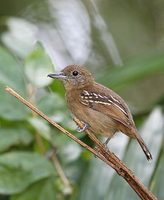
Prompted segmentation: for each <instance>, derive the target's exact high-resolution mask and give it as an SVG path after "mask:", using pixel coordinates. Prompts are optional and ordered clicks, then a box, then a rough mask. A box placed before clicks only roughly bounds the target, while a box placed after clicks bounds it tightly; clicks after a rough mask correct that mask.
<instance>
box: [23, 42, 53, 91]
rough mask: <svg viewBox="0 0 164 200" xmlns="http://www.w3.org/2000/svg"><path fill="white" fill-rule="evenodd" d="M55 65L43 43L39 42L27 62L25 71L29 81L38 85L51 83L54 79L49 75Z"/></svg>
mask: <svg viewBox="0 0 164 200" xmlns="http://www.w3.org/2000/svg"><path fill="white" fill-rule="evenodd" d="M52 71H53V65H52V62H51V60H50V58H49V56H48V55H47V54H46V53H45V52H44V49H43V48H42V46H41V45H39V44H37V45H36V47H35V49H34V50H33V51H32V52H31V53H30V55H29V56H28V57H27V59H26V62H25V72H26V75H27V77H28V79H29V81H30V82H31V83H32V84H34V85H35V86H37V87H44V86H47V85H49V84H50V83H51V82H52V81H53V80H52V79H50V78H48V77H47V75H48V74H49V73H52Z"/></svg>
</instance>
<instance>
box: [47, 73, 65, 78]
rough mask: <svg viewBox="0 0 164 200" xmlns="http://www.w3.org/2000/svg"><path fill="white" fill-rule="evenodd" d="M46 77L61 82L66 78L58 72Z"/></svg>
mask: <svg viewBox="0 0 164 200" xmlns="http://www.w3.org/2000/svg"><path fill="white" fill-rule="evenodd" d="M47 76H48V77H50V78H56V79H61V80H65V79H67V76H66V75H65V74H64V73H63V72H59V73H56V74H48V75H47Z"/></svg>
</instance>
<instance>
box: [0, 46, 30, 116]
mask: <svg viewBox="0 0 164 200" xmlns="http://www.w3.org/2000/svg"><path fill="white" fill-rule="evenodd" d="M7 85H8V86H11V87H12V88H14V89H15V90H17V91H18V92H19V93H21V95H23V96H27V95H26V87H25V82H24V76H23V73H22V71H21V66H20V64H19V63H18V62H17V61H16V59H15V58H14V57H13V56H12V55H11V54H10V53H9V52H8V51H7V50H6V49H4V48H3V47H0V94H1V95H0V102H1V104H0V116H1V117H2V118H5V119H9V120H21V119H25V118H26V117H27V114H28V111H27V108H25V106H23V105H22V104H21V103H20V102H18V100H16V99H15V98H14V97H12V96H11V95H9V94H7V93H6V92H5V91H4V89H5V86H7Z"/></svg>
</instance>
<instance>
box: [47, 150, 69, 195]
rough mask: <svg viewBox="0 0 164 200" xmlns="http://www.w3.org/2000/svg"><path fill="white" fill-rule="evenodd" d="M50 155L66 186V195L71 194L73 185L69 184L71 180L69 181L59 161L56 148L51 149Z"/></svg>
mask: <svg viewBox="0 0 164 200" xmlns="http://www.w3.org/2000/svg"><path fill="white" fill-rule="evenodd" d="M49 154H50V155H48V157H49V158H50V159H51V160H52V162H53V164H54V166H55V168H56V171H57V173H58V175H59V176H60V178H61V180H62V182H63V184H64V186H65V190H64V192H65V194H71V193H72V187H71V184H70V182H69V180H68V179H67V177H66V175H65V173H64V171H63V169H62V167H61V164H60V162H59V159H58V157H57V154H56V148H55V147H52V149H51V152H50V153H49Z"/></svg>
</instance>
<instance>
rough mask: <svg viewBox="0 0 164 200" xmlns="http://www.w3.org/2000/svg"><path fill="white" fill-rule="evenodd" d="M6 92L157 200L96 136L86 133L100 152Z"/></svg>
mask: <svg viewBox="0 0 164 200" xmlns="http://www.w3.org/2000/svg"><path fill="white" fill-rule="evenodd" d="M5 90H6V92H8V93H10V94H11V95H13V96H14V97H16V98H17V99H18V100H19V101H20V102H22V103H23V104H24V105H26V106H27V107H29V108H30V109H31V110H32V111H33V112H35V113H37V114H38V115H40V116H41V117H42V118H43V119H45V120H47V121H48V122H49V123H50V124H51V125H53V126H54V127H56V128H57V129H59V130H60V131H61V132H63V133H64V134H66V135H67V136H68V137H70V138H71V139H73V140H74V141H75V142H77V143H79V144H80V145H81V146H82V147H84V148H86V149H87V150H88V151H90V152H91V153H92V154H94V155H95V156H96V157H98V158H99V159H101V160H102V161H104V162H105V163H106V164H107V165H109V166H111V167H112V168H113V169H114V170H115V171H116V172H117V173H118V174H119V175H120V176H122V177H123V178H124V179H125V180H126V181H127V182H128V184H129V185H130V186H131V187H132V188H133V190H134V191H135V192H136V193H137V194H138V196H139V197H140V198H141V199H143V200H157V198H156V197H155V196H154V195H153V194H152V193H151V192H150V191H149V190H148V189H147V188H146V187H145V186H144V185H143V183H142V182H141V181H140V180H139V179H138V177H136V176H135V175H134V174H133V172H132V171H131V170H130V169H128V168H127V167H126V165H125V164H124V163H123V162H122V161H121V160H120V159H119V158H118V157H117V156H116V155H115V154H113V153H112V152H111V151H109V150H107V149H106V148H105V146H104V145H103V144H102V143H101V142H100V141H99V140H98V139H97V138H96V136H95V135H94V134H93V133H91V132H89V131H88V130H87V131H86V132H87V134H88V136H89V137H90V138H91V140H93V141H94V143H95V144H96V145H97V147H98V149H99V150H98V151H96V150H95V149H93V148H91V147H90V146H88V145H87V144H85V143H84V142H82V141H81V140H79V139H78V138H76V137H75V136H74V135H73V134H71V133H70V132H69V131H67V130H65V129H64V128H63V127H61V126H60V125H59V124H57V123H56V122H54V121H53V120H52V119H50V118H49V117H48V116H46V115H45V114H44V113H43V112H41V111H40V110H39V109H38V108H36V107H34V106H33V105H32V104H31V103H29V102H28V101H27V100H25V99H24V98H23V97H21V96H20V95H19V94H17V93H16V92H15V91H14V90H13V89H12V88H10V87H6V89H5ZM74 121H75V122H76V123H77V124H78V125H79V126H82V124H81V122H80V121H79V120H78V119H74Z"/></svg>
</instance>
